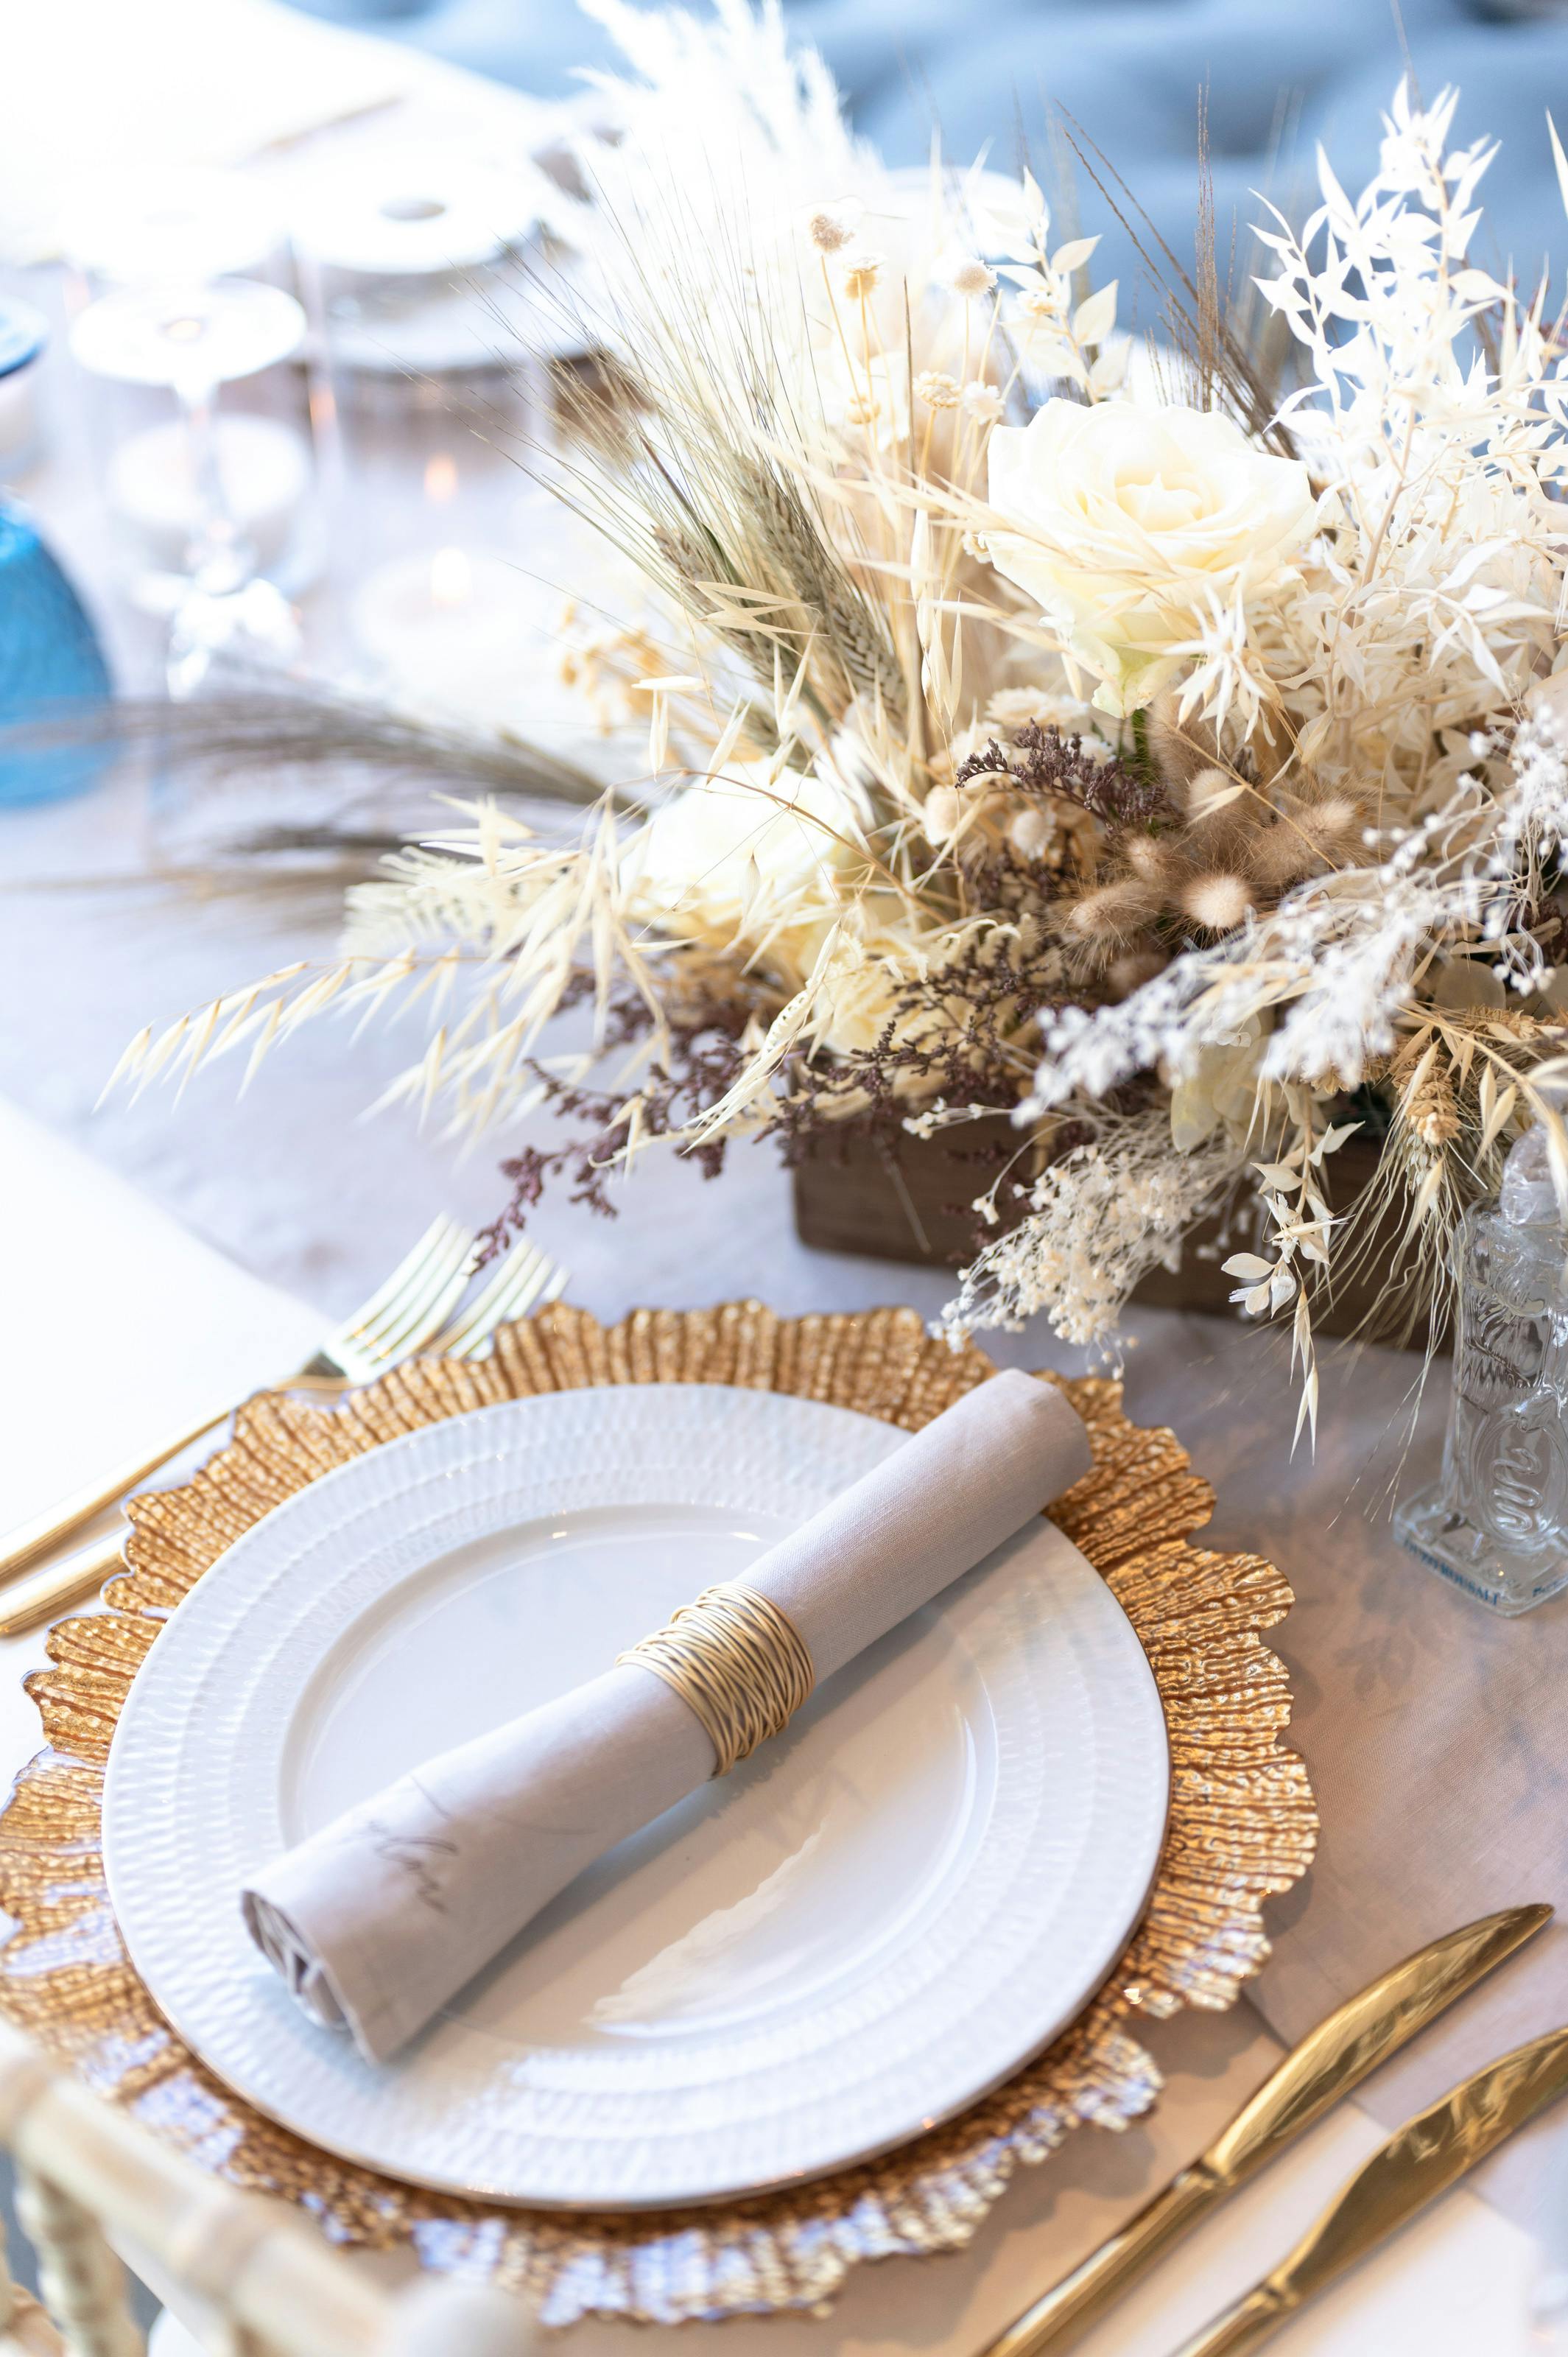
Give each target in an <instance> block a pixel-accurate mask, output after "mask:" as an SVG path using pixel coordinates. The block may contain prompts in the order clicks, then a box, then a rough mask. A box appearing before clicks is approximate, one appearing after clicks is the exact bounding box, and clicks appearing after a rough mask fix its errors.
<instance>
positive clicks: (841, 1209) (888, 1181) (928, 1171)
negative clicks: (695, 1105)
mask: <svg viewBox="0 0 1568 2357" xmlns="http://www.w3.org/2000/svg"><path fill="white" fill-rule="evenodd" d="M958 1135H960V1136H961V1135H962V1133H961V1132H960V1133H958ZM1172 1151H1173V1152H1174V1151H1175V1149H1174V1147H1173V1149H1172ZM1377 1160H1378V1156H1377V1149H1376V1147H1375V1146H1370V1145H1368V1144H1367V1143H1366V1142H1365V1141H1364V1140H1362V1139H1360V1138H1359V1137H1352V1138H1348V1139H1347V1140H1346V1142H1345V1144H1344V1145H1343V1146H1341V1147H1340V1149H1339V1152H1338V1153H1337V1156H1336V1157H1335V1159H1334V1189H1335V1196H1336V1198H1337V1200H1338V1201H1339V1202H1341V1203H1348V1202H1349V1201H1350V1200H1352V1199H1353V1198H1354V1196H1355V1195H1356V1194H1358V1193H1359V1190H1360V1189H1361V1188H1362V1187H1363V1186H1365V1184H1366V1183H1367V1181H1368V1179H1370V1177H1371V1176H1372V1173H1373V1171H1374V1169H1375V1168H1376V1167H1377ZM794 1179H795V1226H796V1230H797V1232H798V1233H799V1235H800V1241H801V1243H804V1244H809V1245H810V1246H811V1249H812V1250H813V1251H816V1252H839V1253H860V1254H866V1255H868V1256H869V1257H870V1258H872V1259H874V1260H896V1261H906V1262H913V1263H915V1264H916V1265H918V1266H921V1267H926V1268H960V1267H961V1266H962V1265H964V1263H965V1262H967V1261H971V1260H972V1259H973V1258H974V1254H975V1231H974V1216H973V1214H972V1212H971V1211H969V1210H968V1209H967V1208H966V1207H967V1205H968V1204H969V1203H970V1202H971V1201H972V1199H973V1198H974V1197H975V1196H976V1195H977V1194H979V1193H980V1191H981V1189H983V1187H984V1185H985V1184H986V1179H987V1173H986V1171H985V1169H984V1168H983V1165H980V1164H977V1163H975V1162H972V1161H969V1160H966V1159H965V1158H964V1157H963V1156H962V1154H961V1152H957V1151H955V1150H954V1146H953V1145H952V1143H951V1141H950V1139H949V1138H947V1137H943V1136H941V1135H938V1136H936V1137H931V1138H914V1137H911V1138H908V1139H906V1141H905V1142H904V1146H903V1150H902V1153H901V1155H900V1157H899V1158H898V1160H897V1163H896V1164H892V1165H890V1164H889V1163H887V1162H886V1161H885V1160H884V1158H883V1157H882V1155H881V1154H880V1152H879V1151H878V1149H877V1148H876V1147H875V1146H873V1145H872V1144H871V1143H870V1142H869V1141H868V1140H866V1139H865V1138H864V1137H862V1136H860V1135H858V1134H856V1133H853V1132H851V1133H846V1135H844V1136H843V1138H828V1139H824V1140H823V1141H822V1144H821V1145H819V1146H817V1147H816V1148H815V1150H814V1151H813V1152H811V1154H810V1155H809V1156H808V1157H807V1159H806V1160H804V1161H802V1162H801V1163H800V1164H799V1166H798V1167H797V1168H796V1170H795V1173H794ZM1398 1237H1399V1222H1398V1221H1397V1220H1395V1221H1391V1222H1390V1223H1389V1232H1388V1240H1387V1241H1388V1253H1389V1257H1390V1258H1391V1256H1392V1254H1393V1250H1394V1247H1395V1245H1396V1243H1397V1241H1398ZM1256 1241H1257V1237H1256V1231H1255V1230H1254V1229H1253V1228H1252V1225H1251V1220H1250V1219H1249V1218H1248V1216H1247V1215H1246V1214H1245V1213H1243V1215H1242V1216H1241V1218H1240V1220H1239V1221H1238V1220H1236V1219H1232V1221H1231V1223H1230V1230H1229V1232H1228V1233H1227V1234H1226V1235H1225V1237H1224V1240H1223V1242H1221V1240H1220V1222H1219V1221H1218V1220H1210V1221H1207V1222H1204V1224H1203V1225H1202V1226H1201V1227H1199V1228H1198V1229H1197V1230H1196V1231H1195V1232H1194V1233H1193V1234H1191V1235H1190V1236H1188V1237H1187V1241H1186V1244H1185V1246H1184V1248H1183V1251H1182V1256H1181V1264H1180V1266H1179V1267H1177V1268H1175V1269H1165V1268H1156V1269H1154V1270H1152V1271H1151V1272H1150V1274H1149V1275H1147V1276H1145V1277H1144V1280H1143V1283H1142V1284H1141V1285H1140V1286H1138V1288H1137V1291H1136V1292H1135V1293H1134V1294H1133V1300H1134V1301H1137V1302H1144V1303H1147V1304H1151V1305H1153V1306H1154V1307H1155V1308H1162V1309H1191V1310H1202V1311H1207V1312H1208V1313H1210V1314H1218V1315H1219V1316H1221V1317H1230V1316H1239V1315H1240V1311H1238V1310H1233V1309H1232V1307H1231V1302H1230V1291H1231V1287H1232V1286H1233V1285H1234V1284H1235V1279H1234V1278H1233V1277H1230V1276H1227V1275H1225V1272H1224V1270H1223V1268H1222V1267H1221V1266H1220V1263H1221V1262H1222V1261H1224V1260H1227V1259H1229V1257H1230V1254H1231V1253H1233V1252H1238V1251H1245V1250H1250V1249H1251V1248H1252V1247H1253V1246H1254V1244H1255V1243H1256ZM1376 1257H1377V1256H1376V1255H1373V1254H1368V1255H1367V1259H1368V1261H1369V1262H1372V1261H1374V1260H1375V1258H1376ZM1379 1284H1380V1279H1379V1276H1378V1274H1377V1271H1376V1269H1375V1267H1369V1268H1368V1269H1367V1271H1366V1273H1365V1275H1364V1276H1363V1277H1362V1279H1361V1281H1360V1282H1359V1283H1357V1284H1353V1285H1349V1286H1345V1287H1343V1288H1342V1289H1341V1291H1340V1293H1339V1295H1338V1297H1337V1298H1336V1300H1335V1302H1334V1304H1333V1306H1332V1308H1324V1309H1322V1310H1320V1311H1316V1312H1315V1314H1314V1318H1313V1325H1314V1328H1315V1329H1316V1331H1317V1332H1318V1333H1320V1334H1349V1333H1352V1332H1354V1331H1355V1330H1356V1329H1358V1328H1359V1326H1360V1324H1361V1321H1362V1319H1363V1318H1365V1317H1366V1316H1367V1313H1368V1312H1369V1309H1370V1308H1372V1305H1373V1302H1374V1300H1375V1298H1376V1297H1377V1294H1378V1291H1379Z"/></svg>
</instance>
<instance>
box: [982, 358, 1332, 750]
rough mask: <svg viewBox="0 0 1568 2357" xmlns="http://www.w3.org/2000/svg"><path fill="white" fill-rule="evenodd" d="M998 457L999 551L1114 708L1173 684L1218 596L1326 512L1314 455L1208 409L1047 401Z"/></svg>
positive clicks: (1282, 551)
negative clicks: (1290, 454) (1258, 440)
mask: <svg viewBox="0 0 1568 2357" xmlns="http://www.w3.org/2000/svg"><path fill="white" fill-rule="evenodd" d="M990 468H991V480H990V496H991V505H992V507H993V509H995V510H996V511H997V512H998V513H999V514H1000V516H1001V517H1002V518H1003V519H1004V522H1003V524H1002V526H1001V527H1000V528H988V529H987V532H986V534H985V539H986V545H987V547H988V548H989V549H990V552H991V558H992V562H993V565H995V566H996V568H997V570H998V572H1000V573H1004V574H1005V575H1006V576H1007V578H1008V579H1009V580H1010V581H1015V582H1016V583H1017V584H1018V586H1019V587H1020V588H1022V589H1025V590H1026V591H1027V592H1028V593H1029V595H1030V596H1031V597H1036V598H1038V600H1039V602H1040V605H1041V608H1042V609H1043V610H1044V612H1045V615H1046V617H1047V620H1049V621H1050V622H1051V623H1052V625H1053V626H1054V627H1055V628H1057V629H1058V630H1060V631H1061V632H1062V633H1063V636H1064V638H1065V639H1066V640H1068V642H1069V646H1070V648H1071V651H1072V652H1073V653H1074V654H1075V655H1077V656H1078V657H1079V660H1080V661H1081V662H1084V663H1085V664H1086V665H1087V666H1088V667H1089V668H1090V669H1091V670H1093V671H1095V672H1097V673H1099V675H1100V679H1101V687H1100V691H1099V693H1098V694H1096V696H1095V699H1094V700H1095V703H1096V704H1097V705H1099V706H1100V708H1101V711H1105V712H1113V713H1127V712H1132V711H1135V710H1136V709H1137V708H1138V707H1139V706H1140V705H1145V704H1147V703H1148V702H1149V701H1150V699H1151V697H1153V696H1154V695H1155V694H1158V693H1159V691H1160V689H1161V688H1163V687H1165V686H1166V685H1168V684H1169V683H1170V681H1171V680H1172V679H1173V678H1174V677H1175V676H1176V673H1177V672H1178V671H1179V670H1180V668H1181V662H1182V658H1181V657H1180V656H1179V655H1174V654H1173V653H1172V652H1171V650H1172V648H1173V647H1176V646H1179V645H1180V644H1181V643H1182V641H1183V640H1190V639H1191V638H1192V636H1193V632H1194V624H1195V618H1196V617H1197V615H1198V614H1200V613H1202V612H1204V611H1206V610H1207V609H1208V606H1209V604H1210V602H1211V597H1219V598H1220V599H1222V600H1224V601H1226V602H1229V601H1230V599H1231V598H1233V597H1235V595H1236V594H1237V591H1238V589H1240V590H1241V591H1242V592H1243V594H1245V593H1249V592H1251V591H1254V590H1256V589H1258V588H1260V587H1262V586H1263V585H1264V584H1266V583H1267V582H1269V581H1271V580H1273V578H1274V577H1275V576H1277V575H1278V574H1279V572H1280V571H1281V569H1282V568H1283V565H1284V564H1285V563H1286V561H1287V559H1288V558H1289V557H1290V556H1291V555H1292V554H1294V551H1295V550H1296V549H1298V548H1299V547H1300V546H1301V544H1302V543H1303V542H1304V541H1305V539H1306V538H1307V536H1308V535H1309V533H1311V531H1312V529H1313V522H1314V517H1315V513H1316V505H1315V501H1314V500H1313V495H1312V486H1311V482H1310V480H1309V479H1308V476H1307V471H1306V468H1305V467H1304V466H1302V465H1300V464H1299V462H1298V461H1297V460H1295V459H1294V458H1275V457H1270V456H1269V454H1268V453H1267V452H1266V451H1262V450H1259V449H1257V448H1256V447H1254V446H1253V444H1252V443H1251V442H1250V441H1249V440H1248V439H1247V436H1245V434H1243V433H1242V431H1241V429H1240V426H1239V425H1235V424H1234V423H1233V422H1232V420H1231V419H1230V418H1229V417H1221V416H1218V415H1215V414H1212V413H1207V412H1204V411H1202V410H1197V409H1184V408H1180V407H1174V406H1173V407H1171V408H1164V409H1143V408H1139V407H1137V406H1136V405H1135V404H1133V403H1132V402H1129V401H1102V402H1101V403H1099V404H1097V405H1095V406H1094V407H1091V408H1086V407H1084V406H1083V405H1082V404H1079V403H1078V402H1072V401H1061V400H1057V401H1047V403H1046V404H1045V406H1044V407H1043V408H1042V409H1040V410H1037V411H1036V414H1035V415H1034V416H1033V417H1032V418H1031V419H1030V421H1029V423H1028V425H1013V426H1008V425H1001V426H997V427H996V428H995V429H994V430H993V433H992V436H991V445H990ZM1009 524H1015V525H1016V526H1017V529H1016V530H1015V531H1011V530H1008V529H1007V528H1006V527H1007V525H1009Z"/></svg>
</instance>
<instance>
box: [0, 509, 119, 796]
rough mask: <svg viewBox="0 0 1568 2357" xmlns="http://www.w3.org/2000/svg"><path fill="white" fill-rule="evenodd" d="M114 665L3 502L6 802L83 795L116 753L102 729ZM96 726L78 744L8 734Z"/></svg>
mask: <svg viewBox="0 0 1568 2357" xmlns="http://www.w3.org/2000/svg"><path fill="white" fill-rule="evenodd" d="M109 695H110V681H109V666H108V664H107V663H106V662H104V660H103V650H102V647H101V646H100V645H99V643H98V633H97V631H96V630H94V629H93V627H92V624H91V621H90V620H89V619H88V617H87V613H86V610H85V609H84V608H83V606H82V603H81V598H80V597H78V596H77V594H76V592H75V590H74V589H73V588H72V587H71V586H70V582H69V581H68V580H67V578H66V576H65V575H64V574H63V573H62V572H61V570H60V568H59V565H58V564H57V563H56V561H55V559H54V557H53V556H52V555H51V554H49V551H48V548H47V547H46V546H45V544H44V543H43V542H42V541H41V540H40V539H39V537H38V531H37V528H36V527H35V525H34V523H33V522H32V519H31V518H30V517H29V516H28V514H27V511H26V509H24V508H20V507H17V506H16V504H15V503H14V502H13V501H12V500H7V499H5V498H3V497H0V806H5V805H10V804H15V803H18V802H53V801H56V800H58V799H59V797H60V796H62V795H65V794H78V793H81V792H82V791H84V789H85V788H87V787H88V786H91V784H92V783H93V782H94V781H95V780H96V779H97V778H98V777H99V776H100V775H101V774H102V770H104V768H105V767H106V765H107V764H108V762H109V760H110V759H111V758H112V755H113V744H112V743H110V742H108V741H106V739H105V737H104V733H103V729H102V706H103V705H105V704H106V703H107V702H108V699H109ZM73 708H76V709H80V710H81V712H82V713H83V715H84V717H87V718H90V719H91V728H90V729H88V730H85V731H84V738H83V741H82V742H81V743H80V744H71V743H70V742H61V743H59V744H50V745H48V746H38V747H33V746H28V745H27V744H22V745H14V744H12V743H10V742H8V741H7V735H6V732H8V731H9V730H11V729H13V728H15V727H16V726H18V724H26V723H27V722H29V721H38V722H41V723H43V724H46V725H48V726H49V727H50V728H51V730H54V729H57V728H59V726H60V725H61V724H64V725H65V726H66V727H67V728H69V724H70V715H71V712H72V709H73Z"/></svg>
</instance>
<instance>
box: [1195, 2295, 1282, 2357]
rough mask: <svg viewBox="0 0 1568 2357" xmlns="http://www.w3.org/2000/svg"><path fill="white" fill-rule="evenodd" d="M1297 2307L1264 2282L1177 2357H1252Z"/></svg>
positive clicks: (1216, 2320) (1218, 2317)
mask: <svg viewBox="0 0 1568 2357" xmlns="http://www.w3.org/2000/svg"><path fill="white" fill-rule="evenodd" d="M1293 2305H1294V2303H1293V2302H1292V2301H1290V2300H1286V2299H1282V2298H1281V2297H1280V2295H1279V2293H1278V2292H1277V2291H1275V2290H1274V2289H1273V2286H1272V2285H1270V2284H1266V2283H1261V2284H1259V2285H1258V2286H1257V2287H1256V2288H1255V2289H1254V2290H1252V2291H1250V2292H1249V2293H1248V2294H1247V2296H1246V2298H1244V2299H1239V2300H1238V2301H1237V2302H1236V2305H1235V2307H1234V2308H1228V2309H1226V2310H1225V2312H1224V2314H1223V2315H1222V2316H1217V2317H1216V2318H1215V2319H1214V2321H1213V2323H1212V2324H1208V2325H1205V2327H1204V2329H1203V2330H1202V2331H1201V2332H1198V2333H1195V2334H1194V2335H1193V2337H1192V2339H1191V2340H1190V2341H1183V2342H1182V2344H1181V2347H1180V2348H1179V2349H1178V2350H1176V2352H1175V2357H1249V2352H1251V2351H1252V2350H1254V2349H1261V2348H1262V2345H1263V2343H1264V2341H1266V2340H1267V2339H1268V2337H1269V2335H1270V2333H1271V2332H1277V2331H1278V2330H1279V2328H1280V2326H1281V2325H1282V2324H1283V2322H1284V2320H1285V2319H1286V2317H1287V2316H1288V2315H1289V2314H1290V2312H1291V2309H1292V2306H1293Z"/></svg>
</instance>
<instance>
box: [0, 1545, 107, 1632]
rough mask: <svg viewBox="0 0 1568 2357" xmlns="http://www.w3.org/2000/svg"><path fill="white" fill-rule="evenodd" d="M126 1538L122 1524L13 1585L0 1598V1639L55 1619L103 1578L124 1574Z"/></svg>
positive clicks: (94, 1590)
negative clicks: (123, 1556)
mask: <svg viewBox="0 0 1568 2357" xmlns="http://www.w3.org/2000/svg"><path fill="white" fill-rule="evenodd" d="M125 1535H126V1526H125V1524H124V1523H121V1524H120V1526H119V1528H118V1529H117V1530H113V1531H111V1532H110V1534H109V1535H108V1537H107V1538H102V1539H93V1540H91V1541H90V1543H89V1544H87V1545H86V1546H84V1547H78V1548H77V1549H76V1551H75V1553H74V1554H73V1555H62V1556H61V1557H60V1558H59V1562H58V1563H46V1564H43V1565H41V1566H39V1568H38V1570H37V1571H33V1572H28V1573H27V1576H26V1577H24V1578H22V1579H18V1580H16V1581H14V1582H13V1584H12V1585H11V1587H8V1588H7V1589H6V1590H5V1594H4V1595H3V1596H0V1637H19V1636H20V1635H21V1634H22V1632H23V1631H24V1630H27V1629H37V1628H38V1627H40V1626H41V1625H42V1623H43V1622H44V1621H46V1620H58V1619H59V1615H60V1614H61V1613H62V1612H63V1611H64V1610H65V1609H66V1608H67V1606H68V1605H71V1604H80V1603H81V1600H82V1598H83V1597H87V1596H96V1594H97V1593H98V1590H99V1589H100V1588H101V1587H102V1585H103V1583H104V1581H105V1580H106V1579H112V1578H113V1576H114V1574H115V1573H116V1572H117V1571H124V1568H125V1566H124V1563H123V1561H122V1560H121V1555H120V1549H121V1546H122V1545H123V1544H124V1539H125Z"/></svg>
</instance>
